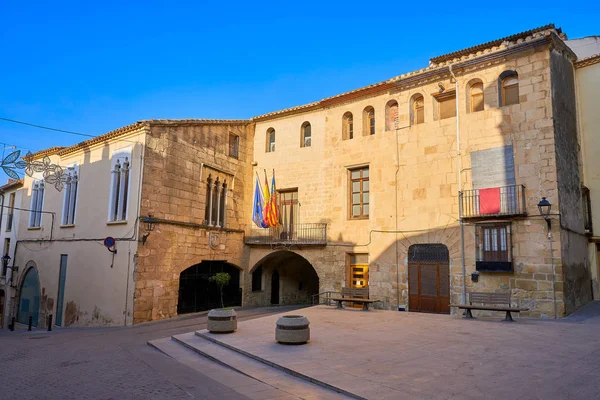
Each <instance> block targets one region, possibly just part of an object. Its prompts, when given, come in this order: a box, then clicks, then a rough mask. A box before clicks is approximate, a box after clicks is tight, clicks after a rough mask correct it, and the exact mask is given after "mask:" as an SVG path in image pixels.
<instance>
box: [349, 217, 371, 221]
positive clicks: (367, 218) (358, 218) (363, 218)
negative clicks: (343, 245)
mask: <svg viewBox="0 0 600 400" xmlns="http://www.w3.org/2000/svg"><path fill="white" fill-rule="evenodd" d="M368 220H369V217H356V218H352V217H350V218H348V221H368Z"/></svg>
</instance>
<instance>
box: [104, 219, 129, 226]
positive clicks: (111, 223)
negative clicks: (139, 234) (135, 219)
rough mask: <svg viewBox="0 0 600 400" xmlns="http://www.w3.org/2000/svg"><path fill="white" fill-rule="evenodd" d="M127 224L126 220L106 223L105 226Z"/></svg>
mask: <svg viewBox="0 0 600 400" xmlns="http://www.w3.org/2000/svg"><path fill="white" fill-rule="evenodd" d="M125 224H127V220H123V221H108V222H107V223H106V225H125Z"/></svg>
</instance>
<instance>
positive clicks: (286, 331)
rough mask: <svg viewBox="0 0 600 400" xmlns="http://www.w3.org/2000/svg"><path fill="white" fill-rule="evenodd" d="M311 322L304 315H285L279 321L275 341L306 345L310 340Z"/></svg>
mask: <svg viewBox="0 0 600 400" xmlns="http://www.w3.org/2000/svg"><path fill="white" fill-rule="evenodd" d="M309 325H310V322H309V321H308V318H306V317H304V316H302V315H284V316H282V317H280V318H279V319H278V320H277V325H276V327H275V340H277V341H278V342H279V343H283V344H304V343H306V342H308V341H309V340H310V328H309V327H308V326H309Z"/></svg>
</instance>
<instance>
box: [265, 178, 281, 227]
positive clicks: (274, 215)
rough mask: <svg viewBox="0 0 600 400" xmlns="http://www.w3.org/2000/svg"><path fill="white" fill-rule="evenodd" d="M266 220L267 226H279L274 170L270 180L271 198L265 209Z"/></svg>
mask: <svg viewBox="0 0 600 400" xmlns="http://www.w3.org/2000/svg"><path fill="white" fill-rule="evenodd" d="M267 219H268V221H269V226H279V213H278V212H277V191H276V189H275V170H273V178H272V179H271V196H270V199H269V205H268V207H267Z"/></svg>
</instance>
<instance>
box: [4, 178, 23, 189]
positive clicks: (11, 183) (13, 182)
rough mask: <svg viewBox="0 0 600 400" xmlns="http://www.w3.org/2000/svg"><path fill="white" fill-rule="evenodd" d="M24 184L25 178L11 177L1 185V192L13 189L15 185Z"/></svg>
mask: <svg viewBox="0 0 600 400" xmlns="http://www.w3.org/2000/svg"><path fill="white" fill-rule="evenodd" d="M22 185H23V179H9V180H8V182H7V183H5V184H4V185H2V186H0V192H2V191H5V190H8V189H12V188H13V187H18V186H22Z"/></svg>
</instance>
